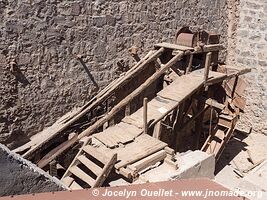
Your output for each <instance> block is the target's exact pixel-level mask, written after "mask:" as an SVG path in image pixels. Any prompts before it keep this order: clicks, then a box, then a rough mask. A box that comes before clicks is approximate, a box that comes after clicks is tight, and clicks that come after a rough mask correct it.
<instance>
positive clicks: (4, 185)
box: [0, 144, 65, 197]
mask: <svg viewBox="0 0 267 200" xmlns="http://www.w3.org/2000/svg"><path fill="white" fill-rule="evenodd" d="M0 175H1V176H0V183H1V184H0V197H1V196H10V195H19V194H28V193H39V192H51V191H62V190H65V186H63V184H62V183H61V182H60V181H59V180H58V179H56V178H54V177H51V176H50V175H49V174H47V173H46V172H44V171H43V170H41V169H40V168H38V167H36V166H35V165H33V164H32V163H30V162H28V161H27V160H25V159H23V158H22V157H20V156H19V155H17V154H15V153H12V152H11V151H9V150H8V149H7V148H6V147H5V146H3V145H1V144H0Z"/></svg>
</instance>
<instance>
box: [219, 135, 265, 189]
mask: <svg viewBox="0 0 267 200" xmlns="http://www.w3.org/2000/svg"><path fill="white" fill-rule="evenodd" d="M266 159H267V136H266V135H264V134H260V133H258V134H257V133H253V132H252V133H250V134H249V135H246V134H243V133H237V134H236V135H235V136H234V137H233V138H232V139H231V140H230V141H229V143H228V144H227V146H226V148H225V150H224V152H223V154H222V157H221V158H220V160H219V161H218V163H217V166H216V178H215V179H216V181H218V182H219V183H221V184H223V185H225V186H227V187H229V188H234V187H236V186H237V185H238V184H239V183H240V181H241V180H242V176H244V177H245V176H246V175H247V174H248V173H249V172H250V171H251V170H252V169H251V168H252V167H253V166H254V165H253V164H252V162H253V163H254V164H255V165H257V164H260V163H262V162H263V161H264V160H266ZM249 169H251V170H249Z"/></svg>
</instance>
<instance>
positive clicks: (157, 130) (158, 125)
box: [153, 121, 162, 140]
mask: <svg viewBox="0 0 267 200" xmlns="http://www.w3.org/2000/svg"><path fill="white" fill-rule="evenodd" d="M161 131H162V125H161V121H159V122H158V123H156V125H155V126H154V131H153V137H154V138H156V139H158V140H160V137H161Z"/></svg>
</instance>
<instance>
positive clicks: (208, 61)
mask: <svg viewBox="0 0 267 200" xmlns="http://www.w3.org/2000/svg"><path fill="white" fill-rule="evenodd" d="M211 56H212V53H211V52H209V53H207V54H206V59H205V68H204V86H206V83H207V81H208V78H209V72H210V64H211Z"/></svg>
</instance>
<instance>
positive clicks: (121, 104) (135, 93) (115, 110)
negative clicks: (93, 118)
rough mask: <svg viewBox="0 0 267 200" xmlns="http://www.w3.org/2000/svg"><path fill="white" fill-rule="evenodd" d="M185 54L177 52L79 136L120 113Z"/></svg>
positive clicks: (88, 132) (91, 131)
mask: <svg viewBox="0 0 267 200" xmlns="http://www.w3.org/2000/svg"><path fill="white" fill-rule="evenodd" d="M183 56H184V53H183V52H180V54H177V55H176V56H175V57H173V58H172V59H171V60H170V61H169V62H168V63H167V64H166V65H164V67H162V68H161V69H159V70H158V71H157V72H156V73H155V74H153V75H152V76H151V77H149V78H148V79H147V80H146V81H145V82H144V83H143V84H142V85H140V87H138V88H137V89H135V90H134V91H133V92H132V93H131V94H129V95H128V96H127V97H125V98H124V99H123V100H122V101H121V102H119V103H118V104H117V105H116V106H114V107H113V108H112V110H111V111H110V112H109V113H108V114H107V115H105V116H104V117H103V118H101V119H99V120H98V121H97V122H96V123H95V124H94V125H92V126H90V127H89V128H87V129H86V130H84V131H83V132H82V133H81V134H80V135H79V136H78V138H79V139H81V138H82V137H84V136H88V135H91V134H93V133H94V131H95V130H96V129H98V128H99V127H101V126H103V124H104V123H105V122H106V121H108V120H110V119H111V118H112V117H113V116H114V115H115V114H116V113H118V112H119V111H120V110H121V109H122V108H123V107H125V106H126V105H127V104H128V103H129V102H130V101H131V100H132V99H133V98H135V97H136V96H138V95H139V94H141V92H143V91H144V90H145V89H146V88H147V87H148V86H150V85H151V84H152V83H153V82H154V81H155V80H157V79H158V78H159V77H160V76H161V75H162V74H163V73H164V72H165V71H166V70H168V69H169V68H170V67H171V66H172V65H174V64H175V63H176V62H177V61H179V60H181V59H182V57H183Z"/></svg>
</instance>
